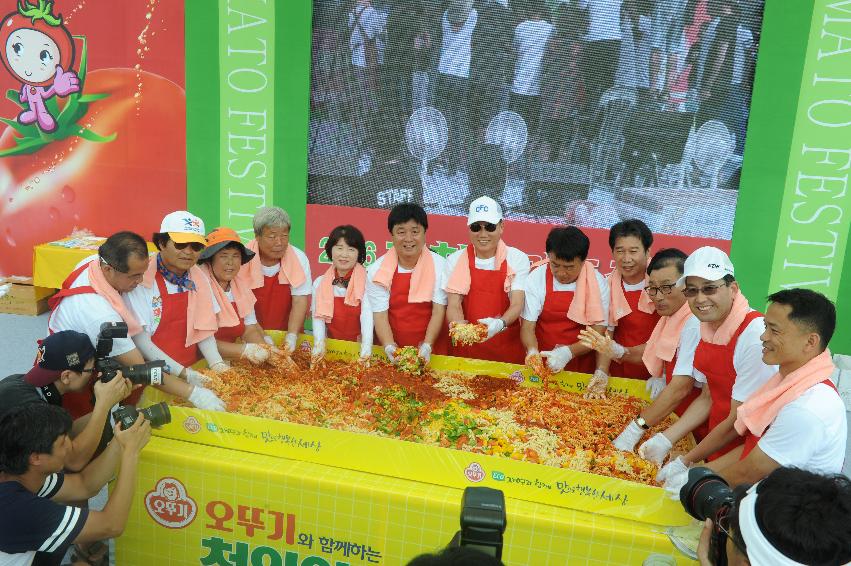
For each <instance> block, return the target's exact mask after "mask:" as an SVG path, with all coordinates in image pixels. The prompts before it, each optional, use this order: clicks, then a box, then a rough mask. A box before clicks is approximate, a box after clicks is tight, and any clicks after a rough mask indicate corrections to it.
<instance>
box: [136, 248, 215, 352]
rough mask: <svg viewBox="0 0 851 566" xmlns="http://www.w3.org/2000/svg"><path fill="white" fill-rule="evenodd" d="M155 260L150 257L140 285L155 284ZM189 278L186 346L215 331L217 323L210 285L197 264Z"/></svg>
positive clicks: (150, 286) (190, 272) (150, 285)
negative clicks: (193, 285)
mask: <svg viewBox="0 0 851 566" xmlns="http://www.w3.org/2000/svg"><path fill="white" fill-rule="evenodd" d="M156 275H157V262H156V260H154V259H151V262H150V263H149V264H148V270H147V271H146V272H145V275H144V277H143V278H142V285H144V286H145V287H147V288H148V289H151V288H153V286H154V285H156V281H155V278H156ZM189 278H190V279H191V280H192V282H193V283H195V290H194V291H184V292H185V293H189V301H188V306H187V308H186V347H187V348H188V347H189V346H191V345H193V344H197V343H198V342H201V341H202V340H204V339H205V338H208V337H210V336H212V335H214V334H215V333H216V330H218V329H219V323H218V320H217V319H216V313H215V312H213V293H212V292H211V291H210V287H211V286H212V285H208V284H207V281H208V279H207V275H206V274H205V273H204V272H203V271H201V268H200V267H198V266H197V265H193V266H192V268H191V269H190V270H189Z"/></svg>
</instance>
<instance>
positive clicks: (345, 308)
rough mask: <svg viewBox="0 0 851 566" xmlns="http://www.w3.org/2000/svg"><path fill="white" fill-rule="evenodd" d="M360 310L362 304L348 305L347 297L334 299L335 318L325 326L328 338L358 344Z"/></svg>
mask: <svg viewBox="0 0 851 566" xmlns="http://www.w3.org/2000/svg"><path fill="white" fill-rule="evenodd" d="M360 308H361V305H360V303H359V304H358V306H356V307H353V306H352V305H347V304H346V298H345V297H334V316H333V317H332V318H331V322H328V323H326V324H325V330H326V331H327V333H328V338H334V339H335V340H348V341H350V342H357V340H358V336H360ZM426 324H428V323H426ZM423 335H424V336H425V332H423ZM394 336H395V334H394Z"/></svg>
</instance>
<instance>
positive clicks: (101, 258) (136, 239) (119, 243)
mask: <svg viewBox="0 0 851 566" xmlns="http://www.w3.org/2000/svg"><path fill="white" fill-rule="evenodd" d="M149 261H150V260H149V258H148V247H147V244H146V243H145V240H144V239H143V238H142V237H141V236H139V235H138V234H135V233H133V232H118V233H116V234H113V235H112V236H110V237H109V238H107V239H106V241H105V242H104V243H103V244H102V245H101V246H100V247H99V248H98V254H97V256H94V257H92V258H87V259H86V260H84V261H83V262H81V263H80V264H78V265H77V267H76V268H75V270H74V271H73V272H72V273H71V275H69V276H68V277H67V278H66V279H65V282H64V283H63V284H62V289H61V290H60V291H59V292H58V293H57V294H55V295H54V296H53V297H51V299H50V307H51V309H52V312H51V314H50V318H49V319H48V324H47V327H48V331H49V332H50V334H53V333H56V332H60V331H63V330H76V331H80V332H83V333H85V334H86V335H87V336H88V337H89V340H90V341H91V344H92V346H95V345H97V344H98V341H99V339H100V338H103V336H101V327H102V326H103V325H104V324H106V323H123V324H126V325H127V329H128V332H127V335H126V336H124V337H115V338H114V340H113V341H112V350H111V352H107V353H108V354H109V355H110V356H111V358H112V359H113V360H114V361H116V362H117V363H118V364H119V365H122V366H131V365H138V364H143V363H144V362H145V359H144V358H143V356H142V353H141V352H140V351H139V350H138V349H137V348H136V345H135V344H134V343H133V340H132V337H133V336H135V335H136V334H138V333H139V332H141V331H142V327H141V325H140V324H139V322H138V321H137V318H136V316H135V314H134V313H133V312H132V310H131V309H130V308H128V306H127V305H126V304H125V302H124V301H123V299H122V296H121V294H122V293H129V292H130V291H132V290H133V289H135V288H136V287H137V286H138V285H139V283H140V282H141V281H142V277H143V276H144V274H145V272H146V271H147V269H148V265H149ZM171 369H172V371H175V368H171ZM179 369H180V370H182V369H183V368H182V366H181V367H180V368H179ZM175 373H176V374H177V373H180V371H177V372H175ZM199 383H200V382H199ZM92 385H94V382H93V383H92ZM157 387H158V388H159V389H161V390H162V391H164V392H166V393H170V394H172V395H175V396H177V397H182V398H184V399H187V400H189V401H190V402H192V403H193V404H194V405H195V406H196V407H198V408H199V409H209V410H217V408H219V407H220V406H221V402H220V401H219V400H218V398H217V397H216V395H215V394H214V393H213V392H212V391H210V390H209V389H205V388H204V387H202V386H201V385H195V384H193V383H187V382H186V381H184V380H182V379H178V378H177V377H176V376H174V375H170V374H164V375H163V378H162V383H161V384H160V385H158V386H157ZM139 395H141V389H140V390H139V391H137V392H136V393H134V394H133V396H132V397H131V398H130V399H129V400H128V402H131V403H133V402H135V401H136V400H137V399H138V396H139ZM63 406H64V407H65V408H66V409H67V410H68V412H70V413H71V416H72V417H74V418H79V417H82V416H83V415H85V414H87V413H90V412H91V411H92V409H93V405H92V388H91V387H89V388H88V389H87V390H83V391H80V392H70V393H66V394H65V395H64V398H63Z"/></svg>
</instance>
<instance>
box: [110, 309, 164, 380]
mask: <svg viewBox="0 0 851 566" xmlns="http://www.w3.org/2000/svg"><path fill="white" fill-rule="evenodd" d="M114 338H127V323H125V322H104V323H103V324H101V325H100V332H99V333H98V343H97V347H96V348H95V369H96V370H97V372H98V375H100V380H101V381H103V382H104V383H106V382H108V381H112V378H114V377H115V375H116V374H117V373H118V371H119V370H120V371H121V373H122V374H123V375H124V377H126V378H127V379H129V380H130V381H131V382H133V383H134V384H139V385H160V384H161V383H162V382H163V373H164V372H165V362H164V361H162V360H157V361H154V362H147V363H144V364H136V365H133V366H123V365H121V364H119V363H118V362H117V361H115V360H114V359H112V358H110V357H109V354H110V352H112V340H113V339H114Z"/></svg>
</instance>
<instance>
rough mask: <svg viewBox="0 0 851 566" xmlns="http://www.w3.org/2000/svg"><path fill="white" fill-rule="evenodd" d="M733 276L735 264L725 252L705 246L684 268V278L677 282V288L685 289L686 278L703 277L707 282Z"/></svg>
mask: <svg viewBox="0 0 851 566" xmlns="http://www.w3.org/2000/svg"><path fill="white" fill-rule="evenodd" d="M725 275H733V262H731V261H730V258H729V257H728V256H727V254H725V253H724V252H723V251H721V250H719V249H718V248H715V247H712V246H704V247H702V248H698V249H696V250H694V251H693V252H692V254H691V255H690V256H688V259H686V262H685V265H684V266H683V276H682V277H680V278H679V280H678V281H677V287H685V284H686V277H702V278H703V279H706V280H707V281H717V280H719V279H723V278H724V276H725Z"/></svg>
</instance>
